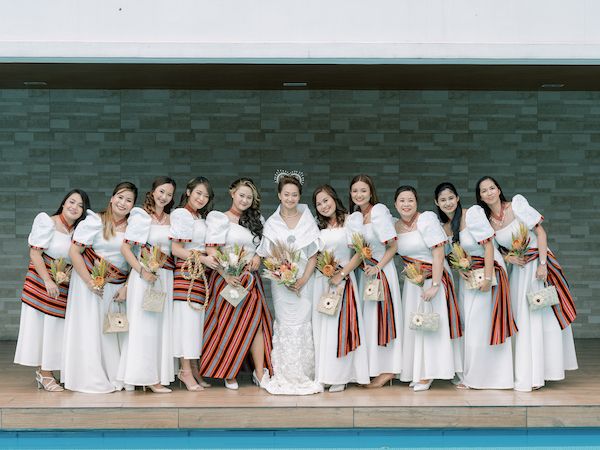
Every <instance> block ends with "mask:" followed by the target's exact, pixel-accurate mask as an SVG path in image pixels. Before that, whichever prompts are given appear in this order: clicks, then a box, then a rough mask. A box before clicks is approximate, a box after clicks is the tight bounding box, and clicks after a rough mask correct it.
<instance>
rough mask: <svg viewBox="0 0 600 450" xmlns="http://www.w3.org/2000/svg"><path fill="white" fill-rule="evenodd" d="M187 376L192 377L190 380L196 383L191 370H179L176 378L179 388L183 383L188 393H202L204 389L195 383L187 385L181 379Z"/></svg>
mask: <svg viewBox="0 0 600 450" xmlns="http://www.w3.org/2000/svg"><path fill="white" fill-rule="evenodd" d="M188 375H190V376H191V377H192V380H194V381H196V380H195V379H194V377H193V376H192V371H191V370H189V369H188V370H183V369H179V372H178V373H177V378H179V386H181V383H183V384H185V387H186V389H187V390H188V391H192V392H197V391H203V390H204V388H203V387H202V386H200V385H199V384H198V383H196V384H192V383H188V382H187V381H185V380H184V379H183V378H182V377H187V376H188Z"/></svg>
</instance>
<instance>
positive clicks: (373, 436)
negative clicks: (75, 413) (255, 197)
mask: <svg viewBox="0 0 600 450" xmlns="http://www.w3.org/2000/svg"><path fill="white" fill-rule="evenodd" d="M0 448H2V449H5V448H6V449H10V448H36V449H45V448H47V449H56V448H61V449H62V448H110V449H116V448H119V449H126V448H131V449H137V448H149V449H157V448H165V449H173V448H214V449H226V448H231V449H258V448H260V449H282V448H291V449H293V448H311V449H316V448H327V449H330V448H364V449H370V448H371V449H381V448H383V449H395V448H418V449H423V450H425V449H442V448H443V449H462V448H485V449H503V450H505V449H521V448H528V449H529V448H539V449H570V448H573V449H600V428H568V429H567V428H560V429H435V430H434V429H427V430H425V429H419V430H407V429H321V430H303V429H293V430H246V431H244V430H89V431H52V432H47V431H43V432H42V431H16V432H10V431H5V432H1V433H0Z"/></svg>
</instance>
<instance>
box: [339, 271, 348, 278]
mask: <svg viewBox="0 0 600 450" xmlns="http://www.w3.org/2000/svg"><path fill="white" fill-rule="evenodd" d="M340 275H341V276H342V278H346V276H347V275H346V274H345V273H344V271H343V270H342V271H340Z"/></svg>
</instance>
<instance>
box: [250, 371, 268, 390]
mask: <svg viewBox="0 0 600 450" xmlns="http://www.w3.org/2000/svg"><path fill="white" fill-rule="evenodd" d="M269 378H270V377H269V371H268V370H267V369H266V368H265V369H263V376H262V378H261V379H260V380H259V379H258V377H257V376H256V370H253V371H252V382H253V383H254V384H255V385H257V386H258V387H259V388H262V389H265V386H266V383H267V381H269Z"/></svg>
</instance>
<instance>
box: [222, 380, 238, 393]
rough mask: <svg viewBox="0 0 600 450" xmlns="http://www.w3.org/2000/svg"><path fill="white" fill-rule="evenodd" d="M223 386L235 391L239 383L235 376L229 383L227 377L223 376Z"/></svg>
mask: <svg viewBox="0 0 600 450" xmlns="http://www.w3.org/2000/svg"><path fill="white" fill-rule="evenodd" d="M225 387H226V388H227V389H231V390H232V391H237V390H238V389H239V388H240V385H239V384H238V382H237V380H236V379H235V378H234V379H233V381H232V382H231V383H230V382H229V381H227V378H225Z"/></svg>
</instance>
